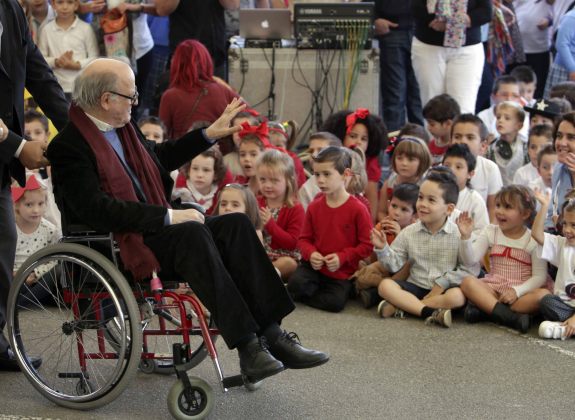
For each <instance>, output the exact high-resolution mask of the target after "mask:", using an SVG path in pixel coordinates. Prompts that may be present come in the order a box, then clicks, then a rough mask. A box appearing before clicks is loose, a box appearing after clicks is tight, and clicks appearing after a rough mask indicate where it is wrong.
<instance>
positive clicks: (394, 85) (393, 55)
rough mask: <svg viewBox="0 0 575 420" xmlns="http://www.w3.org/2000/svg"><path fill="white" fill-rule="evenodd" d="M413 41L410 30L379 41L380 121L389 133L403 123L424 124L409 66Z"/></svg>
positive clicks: (412, 74)
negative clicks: (381, 114) (381, 115)
mask: <svg viewBox="0 0 575 420" xmlns="http://www.w3.org/2000/svg"><path fill="white" fill-rule="evenodd" d="M412 38H413V31H403V30H399V31H394V30H392V31H391V32H389V33H388V34H386V35H383V36H380V37H379V38H378V40H379V50H380V52H379V60H380V61H379V63H380V64H379V67H380V86H381V100H382V102H383V107H382V109H383V120H384V121H385V124H386V125H387V129H388V130H389V131H395V130H399V129H400V128H401V127H403V125H404V124H405V123H406V120H409V122H412V123H416V124H420V125H423V115H422V113H421V108H422V107H421V98H420V95H419V86H418V84H417V79H416V78H415V73H414V72H413V67H412V66H411V41H412ZM406 113H407V118H406Z"/></svg>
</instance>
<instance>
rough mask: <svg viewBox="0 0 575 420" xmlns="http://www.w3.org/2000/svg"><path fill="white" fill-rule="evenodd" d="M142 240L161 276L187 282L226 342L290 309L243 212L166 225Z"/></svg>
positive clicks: (262, 326)
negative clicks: (151, 253) (155, 262)
mask: <svg viewBox="0 0 575 420" xmlns="http://www.w3.org/2000/svg"><path fill="white" fill-rule="evenodd" d="M145 243H146V245H148V246H149V247H150V249H151V250H152V251H153V252H154V254H155V255H156V257H157V258H158V261H159V263H160V266H161V267H162V271H161V272H160V278H169V279H179V280H181V281H185V282H187V283H188V284H189V285H190V287H191V288H192V290H193V291H194V292H195V293H196V295H197V296H198V297H199V298H200V300H201V301H202V303H203V304H204V305H205V306H206V307H207V308H208V309H209V310H210V312H211V314H212V316H213V317H214V320H215V322H216V325H217V326H218V328H219V330H220V332H221V334H222V337H223V339H224V340H225V342H226V344H227V345H228V347H230V348H234V347H236V345H237V343H238V342H239V341H241V340H242V339H243V338H244V337H245V336H246V335H248V334H250V333H258V332H261V331H263V329H265V328H266V327H267V326H269V325H270V324H272V323H274V322H277V323H280V322H281V320H282V319H283V318H284V317H285V316H286V315H288V314H289V313H290V312H291V311H293V309H294V304H293V302H292V300H291V298H290V297H289V295H288V293H287V291H286V290H285V287H284V285H283V283H282V281H281V279H280V278H279V276H278V275H277V273H276V271H275V269H274V266H273V265H272V263H271V262H270V259H269V258H268V256H267V254H266V252H265V250H264V248H263V246H262V244H261V242H260V240H259V239H258V237H257V235H256V232H255V230H254V228H253V225H252V224H251V222H250V221H249V219H248V218H247V216H246V215H245V214H240V213H237V214H229V215H225V216H215V217H206V221H205V223H204V224H201V223H197V222H186V223H181V224H177V225H171V226H167V227H165V228H164V229H162V231H160V232H159V233H156V234H151V235H146V236H145Z"/></svg>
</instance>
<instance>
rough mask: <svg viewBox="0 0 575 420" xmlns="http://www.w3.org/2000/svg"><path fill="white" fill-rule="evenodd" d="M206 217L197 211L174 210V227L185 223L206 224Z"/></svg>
mask: <svg viewBox="0 0 575 420" xmlns="http://www.w3.org/2000/svg"><path fill="white" fill-rule="evenodd" d="M204 220H205V217H204V215H203V214H202V213H200V212H199V211H197V210H196V209H187V210H172V225H175V224H178V223H184V222H200V223H204Z"/></svg>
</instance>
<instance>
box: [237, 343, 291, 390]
mask: <svg viewBox="0 0 575 420" xmlns="http://www.w3.org/2000/svg"><path fill="white" fill-rule="evenodd" d="M238 355H239V356H240V369H241V371H242V374H243V375H245V376H247V377H248V378H249V379H250V381H252V382H257V381H261V380H262V379H264V378H267V377H268V376H272V375H275V374H277V373H280V372H281V371H282V370H284V369H285V367H284V365H283V363H282V362H280V361H279V360H276V359H275V358H274V357H273V356H272V355H271V354H270V352H269V350H268V346H267V343H266V339H265V337H259V338H254V339H252V340H251V341H250V342H249V343H247V344H246V345H245V347H243V348H242V349H241V350H240V349H238Z"/></svg>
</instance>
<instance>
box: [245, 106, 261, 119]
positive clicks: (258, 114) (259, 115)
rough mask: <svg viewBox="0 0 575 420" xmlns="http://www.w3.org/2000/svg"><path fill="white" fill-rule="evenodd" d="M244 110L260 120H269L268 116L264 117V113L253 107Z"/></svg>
mask: <svg viewBox="0 0 575 420" xmlns="http://www.w3.org/2000/svg"><path fill="white" fill-rule="evenodd" d="M244 112H247V113H248V114H250V115H251V116H252V117H255V118H257V119H258V120H259V121H267V118H266V117H264V116H263V115H262V114H260V113H259V112H258V111H256V110H255V109H253V108H246V109H245V110H244Z"/></svg>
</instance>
